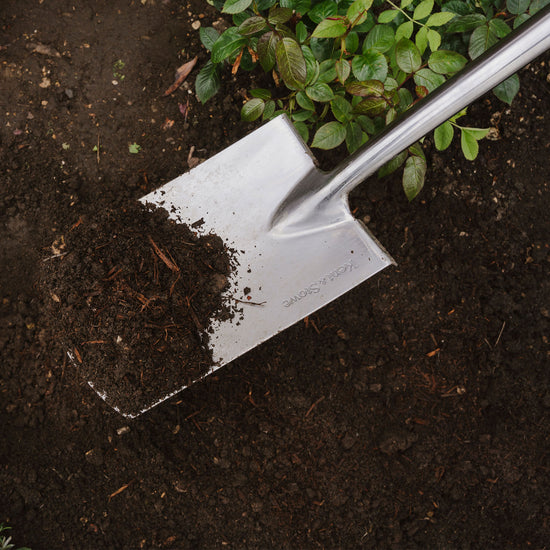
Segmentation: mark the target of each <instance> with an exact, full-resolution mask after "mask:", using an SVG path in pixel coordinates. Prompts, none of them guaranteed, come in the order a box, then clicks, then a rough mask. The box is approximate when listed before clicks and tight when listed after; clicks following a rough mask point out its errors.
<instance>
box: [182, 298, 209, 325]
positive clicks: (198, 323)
mask: <svg viewBox="0 0 550 550" xmlns="http://www.w3.org/2000/svg"><path fill="white" fill-rule="evenodd" d="M185 299H186V300H187V307H188V308H189V314H190V315H191V319H193V323H195V325H196V327H197V329H198V330H199V331H200V332H201V333H202V332H204V329H203V327H202V325H201V324H200V322H199V318H198V317H197V314H196V313H195V310H194V309H193V306H192V305H191V300H189V298H188V297H186V298H185Z"/></svg>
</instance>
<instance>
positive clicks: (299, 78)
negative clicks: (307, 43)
mask: <svg viewBox="0 0 550 550" xmlns="http://www.w3.org/2000/svg"><path fill="white" fill-rule="evenodd" d="M275 57H276V59H277V66H278V68H279V73H280V74H281V77H282V79H283V80H284V83H285V84H286V87H287V88H289V89H291V90H300V89H302V88H303V87H304V85H305V83H306V77H307V68H306V61H305V59H304V54H303V53H302V49H301V48H300V44H298V42H296V40H294V39H293V38H287V37H285V38H281V40H279V42H278V44H277V47H276V49H275Z"/></svg>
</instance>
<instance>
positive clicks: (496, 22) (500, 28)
mask: <svg viewBox="0 0 550 550" xmlns="http://www.w3.org/2000/svg"><path fill="white" fill-rule="evenodd" d="M489 28H490V29H491V30H492V31H493V32H494V33H495V34H496V35H497V36H498V37H499V38H504V37H505V36H507V35H508V34H510V33H511V32H512V29H511V28H510V27H509V26H508V25H507V24H506V23H505V22H504V21H503V20H502V19H491V20H490V21H489Z"/></svg>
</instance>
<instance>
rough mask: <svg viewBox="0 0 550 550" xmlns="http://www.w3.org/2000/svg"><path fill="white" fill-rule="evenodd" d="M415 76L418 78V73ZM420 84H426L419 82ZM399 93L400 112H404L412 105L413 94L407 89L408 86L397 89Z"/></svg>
mask: <svg viewBox="0 0 550 550" xmlns="http://www.w3.org/2000/svg"><path fill="white" fill-rule="evenodd" d="M419 72H420V71H419ZM416 74H418V73H416ZM414 78H415V80H416V75H415V77H414ZM418 86H424V85H423V84H418ZM424 88H427V86H424ZM428 91H429V89H428ZM397 94H398V97H399V112H400V113H402V112H404V111H406V110H407V109H408V108H409V107H410V106H411V104H412V102H413V96H412V94H411V92H409V90H407V88H400V89H399V90H398V91H397Z"/></svg>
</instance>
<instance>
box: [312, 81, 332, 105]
mask: <svg viewBox="0 0 550 550" xmlns="http://www.w3.org/2000/svg"><path fill="white" fill-rule="evenodd" d="M306 94H307V96H308V97H309V98H310V99H312V100H313V101H318V102H321V103H325V102H327V101H331V100H333V99H334V92H333V91H332V90H331V88H330V86H329V85H328V84H325V83H324V82H316V83H315V84H313V86H308V87H307V88H306Z"/></svg>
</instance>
